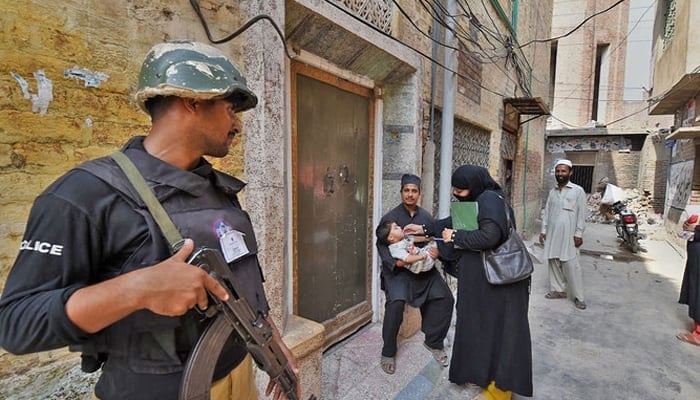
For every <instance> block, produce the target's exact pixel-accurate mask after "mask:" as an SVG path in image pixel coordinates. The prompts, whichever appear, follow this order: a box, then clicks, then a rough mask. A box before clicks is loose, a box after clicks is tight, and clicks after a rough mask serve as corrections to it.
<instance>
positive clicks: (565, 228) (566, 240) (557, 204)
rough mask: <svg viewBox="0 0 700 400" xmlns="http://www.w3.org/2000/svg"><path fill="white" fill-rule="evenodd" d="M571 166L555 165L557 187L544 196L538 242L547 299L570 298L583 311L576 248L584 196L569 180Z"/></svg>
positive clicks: (566, 163) (580, 241) (583, 218)
mask: <svg viewBox="0 0 700 400" xmlns="http://www.w3.org/2000/svg"><path fill="white" fill-rule="evenodd" d="M572 170H573V164H572V163H571V161H569V160H566V159H561V160H558V161H557V162H556V164H555V165H554V175H555V178H556V180H557V186H555V187H554V188H552V190H551V191H550V192H549V196H548V197H547V203H546V205H545V208H544V217H543V219H542V233H540V243H542V244H544V257H545V259H546V260H547V263H548V265H549V292H548V293H547V294H546V295H545V297H546V298H548V299H564V298H567V297H569V296H570V297H571V298H573V300H574V305H575V306H576V308H578V309H580V310H585V309H586V301H585V299H584V295H583V278H582V272H581V265H580V264H579V248H580V247H581V245H582V244H583V231H584V230H585V228H586V226H585V223H586V193H585V192H584V190H583V188H582V187H581V186H579V185H577V184H575V183H571V182H570V181H569V177H570V176H571V171H572Z"/></svg>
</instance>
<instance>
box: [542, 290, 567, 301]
mask: <svg viewBox="0 0 700 400" xmlns="http://www.w3.org/2000/svg"><path fill="white" fill-rule="evenodd" d="M544 298H545V299H550V300H551V299H565V298H566V292H549V293H547V294H545V295H544Z"/></svg>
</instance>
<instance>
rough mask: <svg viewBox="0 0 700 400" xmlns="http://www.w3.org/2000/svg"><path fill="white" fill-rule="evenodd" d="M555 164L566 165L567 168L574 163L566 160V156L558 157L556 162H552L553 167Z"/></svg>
mask: <svg viewBox="0 0 700 400" xmlns="http://www.w3.org/2000/svg"><path fill="white" fill-rule="evenodd" d="M557 165H566V166H567V167H569V168H573V167H574V164H572V163H571V161H569V160H567V159H566V158H560V159H558V160H557V162H556V163H555V164H554V168H556V167H557Z"/></svg>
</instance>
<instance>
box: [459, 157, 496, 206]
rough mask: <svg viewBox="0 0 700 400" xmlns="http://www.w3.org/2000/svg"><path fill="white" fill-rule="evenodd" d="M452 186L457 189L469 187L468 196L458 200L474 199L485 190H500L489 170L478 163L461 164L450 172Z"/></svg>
mask: <svg viewBox="0 0 700 400" xmlns="http://www.w3.org/2000/svg"><path fill="white" fill-rule="evenodd" d="M452 186H453V187H455V188H457V189H469V196H467V197H464V198H459V201H476V198H477V197H479V195H481V194H482V193H484V191H486V190H495V191H498V192H500V191H501V186H499V185H498V183H496V181H494V180H493V178H492V177H491V174H489V171H488V170H487V169H486V168H484V167H480V166H478V165H462V166H461V167H459V168H457V169H456V170H455V172H453V173H452Z"/></svg>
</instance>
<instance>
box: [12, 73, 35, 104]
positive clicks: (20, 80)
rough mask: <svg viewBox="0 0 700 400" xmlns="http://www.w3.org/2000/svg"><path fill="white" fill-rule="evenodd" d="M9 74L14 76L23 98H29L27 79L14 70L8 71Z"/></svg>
mask: <svg viewBox="0 0 700 400" xmlns="http://www.w3.org/2000/svg"><path fill="white" fill-rule="evenodd" d="M10 75H12V77H13V78H15V80H16V81H17V83H19V87H20V88H22V94H23V95H24V98H25V99H27V100H29V99H30V98H31V96H30V95H29V84H28V83H27V81H26V80H25V79H24V78H22V76H21V75H20V74H18V73H16V72H10Z"/></svg>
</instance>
